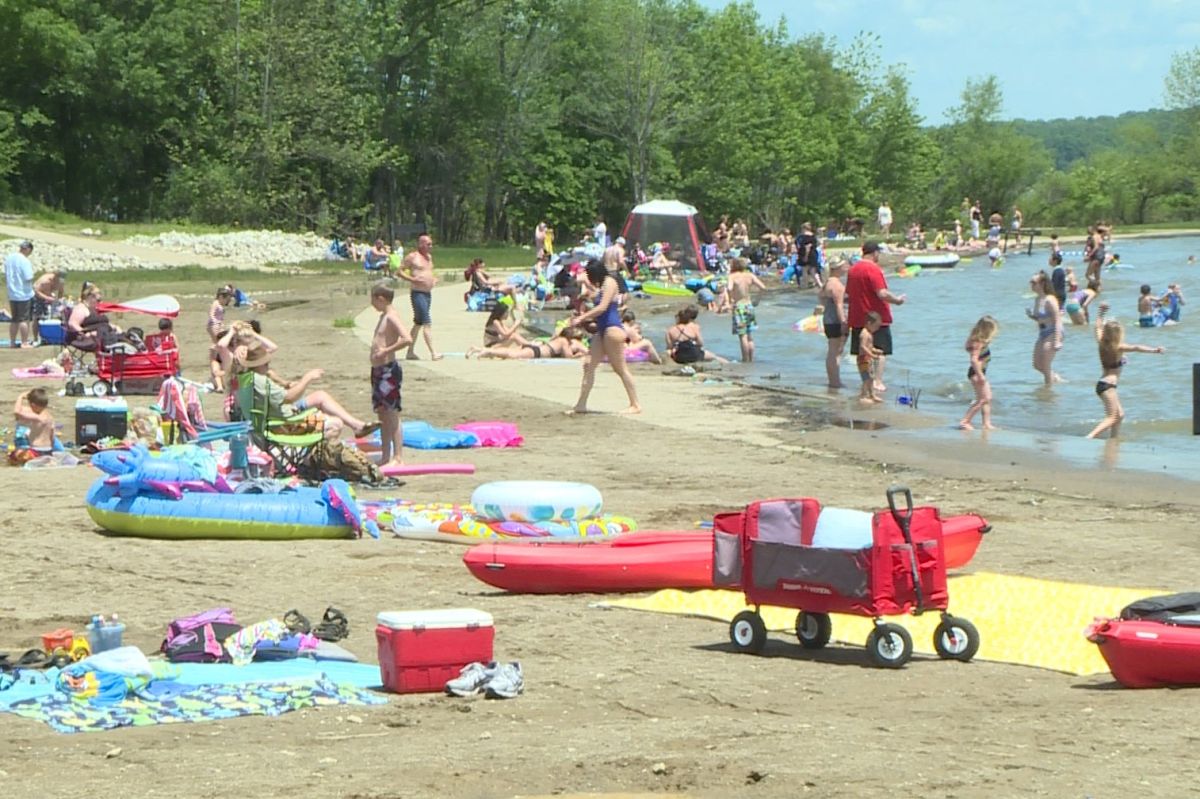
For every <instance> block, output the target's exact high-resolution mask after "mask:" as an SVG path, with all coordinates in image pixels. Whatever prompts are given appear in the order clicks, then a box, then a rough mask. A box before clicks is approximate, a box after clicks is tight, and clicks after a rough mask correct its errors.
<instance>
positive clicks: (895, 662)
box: [867, 624, 913, 669]
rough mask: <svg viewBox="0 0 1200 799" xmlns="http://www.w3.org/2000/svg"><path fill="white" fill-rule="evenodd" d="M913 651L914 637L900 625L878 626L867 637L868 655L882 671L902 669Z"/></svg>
mask: <svg viewBox="0 0 1200 799" xmlns="http://www.w3.org/2000/svg"><path fill="white" fill-rule="evenodd" d="M912 651H913V645H912V636H911V635H909V634H908V630H906V629H904V628H903V627H901V626H900V625H899V624H877V625H875V629H874V630H871V634H870V635H869V636H867V654H868V655H869V656H870V657H871V662H872V663H874V664H875V665H876V666H879V667H880V668H881V669H898V668H901V667H902V666H903V665H904V664H905V663H907V662H908V660H909V658H911V657H912Z"/></svg>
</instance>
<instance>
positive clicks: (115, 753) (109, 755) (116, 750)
mask: <svg viewBox="0 0 1200 799" xmlns="http://www.w3.org/2000/svg"><path fill="white" fill-rule="evenodd" d="M120 756H121V747H119V746H114V747H113V748H112V749H109V750H108V751H107V752H105V753H104V757H105V758H106V759H107V760H112V759H113V758H114V757H120Z"/></svg>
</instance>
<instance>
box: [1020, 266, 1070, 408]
mask: <svg viewBox="0 0 1200 799" xmlns="http://www.w3.org/2000/svg"><path fill="white" fill-rule="evenodd" d="M1029 286H1030V287H1031V288H1032V289H1033V291H1034V295H1035V296H1034V300H1033V308H1026V309H1025V315H1026V316H1028V317H1029V318H1030V319H1032V320H1034V321H1035V322H1037V324H1038V337H1037V341H1035V342H1034V344H1033V368H1034V370H1036V371H1038V372H1041V374H1042V377H1043V378H1045V381H1046V383H1045V384H1046V385H1047V386H1049V385H1053V384H1054V383H1061V382H1063V379H1062V378H1061V377H1059V376H1058V374H1057V373H1056V372H1055V371H1054V370H1053V369H1052V368H1051V364H1052V363H1053V362H1054V356H1055V355H1057V354H1058V351H1059V350H1061V349H1062V343H1063V331H1062V314H1061V313H1060V312H1059V309H1058V300H1057V299H1055V298H1054V295H1052V294H1051V293H1050V276H1049V275H1047V274H1046V273H1045V271H1041V272H1038V273H1037V274H1036V275H1034V276H1033V277H1032V278H1030V279H1029Z"/></svg>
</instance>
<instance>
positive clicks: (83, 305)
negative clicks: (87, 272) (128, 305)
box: [66, 283, 121, 352]
mask: <svg viewBox="0 0 1200 799" xmlns="http://www.w3.org/2000/svg"><path fill="white" fill-rule="evenodd" d="M101 299H103V295H102V294H101V293H100V288H99V287H98V286H96V285H95V284H93V283H88V284H86V285H85V288H84V289H83V292H82V293H81V294H80V296H79V302H78V303H77V304H76V305H75V307H74V308H72V309H71V314H70V316H68V317H67V333H66V343H67V345H68V346H70V347H74V348H75V349H77V350H84V351H86V352H96V351H98V350H103V349H105V348H106V347H110V346H112V345H113V344H114V343H116V342H117V341H118V340H120V338H121V328H119V327H117V326H116V325H114V324H112V323H111V322H109V321H108V314H103V313H100V312H99V311H97V310H96V306H97V305H98V304H99V303H100V300H101Z"/></svg>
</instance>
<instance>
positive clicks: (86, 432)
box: [75, 397, 129, 447]
mask: <svg viewBox="0 0 1200 799" xmlns="http://www.w3.org/2000/svg"><path fill="white" fill-rule="evenodd" d="M128 431H129V405H128V404H126V402H125V398H124V397H112V398H108V397H103V398H102V397H88V398H85V399H80V400H76V401H75V446H77V447H82V446H83V445H84V444H90V443H92V442H93V441H98V440H100V439H102V438H108V437H109V436H113V437H115V438H124V437H125V434H126V433H127V432H128Z"/></svg>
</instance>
